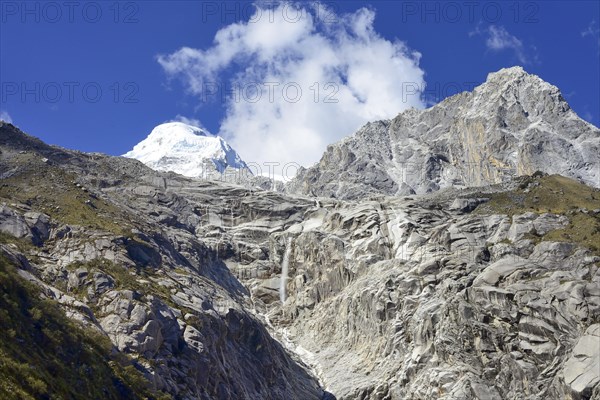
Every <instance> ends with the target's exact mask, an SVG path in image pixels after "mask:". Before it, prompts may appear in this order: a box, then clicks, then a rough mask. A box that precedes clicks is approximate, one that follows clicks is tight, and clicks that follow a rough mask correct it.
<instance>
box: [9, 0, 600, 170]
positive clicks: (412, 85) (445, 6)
mask: <svg viewBox="0 0 600 400" xmlns="http://www.w3.org/2000/svg"><path fill="white" fill-rule="evenodd" d="M67 4H69V3H67ZM599 7H600V6H599V3H598V2H595V1H519V2H516V1H514V2H513V1H501V2H436V1H428V2H418V1H372V2H364V1H343V2H335V1H333V2H331V1H326V2H323V3H319V4H317V3H313V2H302V3H295V4H285V5H282V4H270V3H267V2H260V3H258V8H257V7H255V6H254V5H253V4H252V2H234V1H226V2H224V1H204V2H201V1H169V2H166V1H139V2H136V1H122V2H114V1H96V2H94V1H92V2H85V1H82V2H76V3H74V5H72V6H68V5H66V4H65V3H63V2H37V1H4V0H3V1H1V2H0V24H1V25H0V83H1V87H0V88H1V96H0V113H1V116H3V118H4V119H8V118H10V119H12V121H13V123H15V124H16V125H17V126H19V127H20V128H21V129H22V130H24V131H26V132H28V133H30V134H32V135H35V136H38V137H40V138H41V139H43V140H44V141H46V142H49V143H52V144H57V145H60V146H63V147H67V148H73V149H78V150H83V151H99V152H104V153H108V154H113V155H118V154H123V153H125V152H126V151H128V150H130V149H131V148H132V147H133V146H134V145H135V144H136V143H138V142H139V141H141V140H142V139H143V138H145V137H146V136H147V134H148V133H149V132H150V131H151V129H152V128H153V127H154V126H156V125H158V124H160V123H162V122H165V121H169V120H174V119H180V120H187V121H193V122H195V123H197V124H202V125H203V126H204V127H206V128H207V129H208V130H210V131H211V132H213V133H220V134H222V135H223V136H225V137H226V139H228V140H229V141H230V142H232V144H233V145H234V147H235V148H236V149H237V150H238V152H239V153H240V154H241V155H242V157H243V158H245V159H246V160H247V161H253V160H258V161H263V162H264V161H265V160H271V159H273V160H277V161H279V160H283V161H285V160H291V159H294V160H297V161H298V162H299V163H300V164H304V165H307V164H310V163H312V162H314V161H316V160H318V158H319V156H320V154H321V153H322V151H323V150H324V149H325V146H326V145H327V144H329V143H332V142H334V141H337V140H339V139H340V138H341V137H343V136H345V135H348V134H350V133H351V132H352V131H353V130H354V129H356V127H357V126H360V125H361V124H362V123H364V122H365V121H366V120H369V119H377V118H384V117H385V118H389V117H393V116H394V115H395V114H397V113H398V112H400V111H402V109H404V108H407V107H411V106H413V107H424V106H428V105H430V104H431V103H432V102H435V101H439V100H441V99H442V98H444V97H446V96H448V95H452V94H454V93H456V92H457V91H461V90H467V89H469V88H470V87H472V85H473V84H478V83H481V82H483V81H484V80H485V78H486V75H487V74H488V73H489V72H493V71H496V70H498V69H500V68H503V67H508V66H513V65H522V66H523V67H524V68H525V70H527V71H528V72H530V73H535V74H537V75H539V76H540V77H542V78H543V79H544V80H546V81H548V82H550V83H552V84H554V85H556V86H558V87H559V88H560V89H561V90H562V92H563V95H564V96H565V98H566V99H567V101H568V102H569V103H570V104H571V106H572V108H573V109H574V110H575V111H576V112H577V113H578V114H579V115H580V116H581V117H582V118H584V119H586V120H588V121H590V122H592V123H593V124H595V125H596V126H598V124H599V122H600V99H599V93H600V64H599V58H600V39H599V35H600V33H599V32H600V31H599V27H600V8H599ZM217 32H220V36H219V40H218V41H217V42H215V34H217ZM184 47H185V48H187V50H181V49H182V48H184ZM269 85H271V86H269ZM257 88H258V90H260V91H261V93H257V92H256V90H257ZM423 88H425V93H421V91H422V90H423ZM284 89H285V92H284ZM298 90H300V92H301V93H299V92H298ZM271 91H272V92H271ZM232 93H235V94H234V95H232ZM240 93H241V94H240ZM259 94H260V98H259V100H256V101H255V99H256V98H257V97H256V95H259ZM271 94H272V96H273V98H272V99H271V98H269V95H271ZM298 95H300V97H301V101H298V98H299V96H298ZM332 100H333V101H332ZM294 157H295V158H294Z"/></svg>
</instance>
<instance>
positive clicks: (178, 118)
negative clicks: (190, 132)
mask: <svg viewBox="0 0 600 400" xmlns="http://www.w3.org/2000/svg"><path fill="white" fill-rule="evenodd" d="M168 122H183V123H184V124H188V125H191V126H195V127H197V128H202V129H204V130H207V129H206V128H205V127H204V125H202V122H200V120H199V119H197V118H188V117H185V116H183V115H180V114H177V115H176V116H175V118H173V119H172V120H170V121H168Z"/></svg>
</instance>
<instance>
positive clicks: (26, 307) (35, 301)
mask: <svg viewBox="0 0 600 400" xmlns="http://www.w3.org/2000/svg"><path fill="white" fill-rule="evenodd" d="M111 354H112V345H111V343H110V340H109V339H108V338H106V337H105V336H103V335H101V334H99V333H98V332H95V331H92V330H91V329H89V328H85V327H83V326H82V325H80V324H78V323H76V322H74V321H72V320H70V319H69V318H67V317H66V315H65V314H64V312H63V311H62V309H61V308H60V307H59V305H58V304H57V303H56V302H55V301H53V300H49V299H42V298H41V297H40V291H39V288H37V287H36V286H35V285H34V284H32V283H30V282H28V281H26V280H25V279H23V278H22V277H20V276H19V275H18V273H17V270H16V268H15V267H14V266H13V265H11V264H10V263H9V262H8V261H7V260H6V259H5V258H3V257H1V256H0V398H2V399H6V400H12V399H82V400H83V399H85V400H89V399H168V398H170V397H169V396H167V395H165V394H162V393H161V394H157V393H154V392H153V391H152V390H151V389H150V387H149V382H148V381H147V380H146V379H145V378H144V377H143V375H142V374H141V372H139V371H138V370H137V369H136V368H135V367H134V366H133V364H132V363H131V361H130V360H128V359H125V358H124V357H123V355H120V354H118V353H117V355H113V356H111Z"/></svg>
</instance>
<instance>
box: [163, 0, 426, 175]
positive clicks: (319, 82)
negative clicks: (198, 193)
mask: <svg viewBox="0 0 600 400" xmlns="http://www.w3.org/2000/svg"><path fill="white" fill-rule="evenodd" d="M261 7H263V6H261V5H257V10H256V13H255V14H254V15H253V16H252V17H251V18H250V19H249V21H248V22H239V23H235V24H231V25H228V26H226V27H224V28H222V29H221V30H219V31H218V32H217V33H216V35H215V38H214V43H213V45H212V47H210V48H208V49H192V48H188V47H184V48H181V49H179V50H178V51H175V52H174V53H172V54H169V55H161V56H159V57H158V62H159V63H160V65H161V66H162V67H163V68H164V70H165V72H166V73H167V75H168V76H169V78H173V77H178V78H180V79H182V81H183V83H184V86H185V87H187V88H188V90H189V92H190V93H191V94H193V95H196V96H199V97H200V98H201V99H202V100H206V97H205V96H207V93H210V90H213V89H214V88H215V87H216V85H219V86H220V92H223V91H227V93H229V94H228V95H227V96H226V97H225V107H226V115H225V118H224V119H223V121H222V123H221V127H220V132H219V133H220V134H221V135H222V136H224V137H225V138H227V140H228V141H229V142H230V143H231V144H232V146H233V147H234V148H236V150H237V151H238V152H239V153H240V154H241V156H242V157H243V158H244V159H245V160H246V161H248V162H257V163H264V162H267V161H275V162H280V163H282V164H283V163H286V162H297V163H299V164H302V165H305V166H308V165H310V164H312V163H314V162H316V161H318V159H319V158H320V156H321V155H322V154H323V151H324V150H325V148H326V146H327V145H328V144H330V143H333V142H335V141H337V140H339V139H341V138H342V137H344V136H347V135H349V134H351V133H353V132H354V131H355V130H356V129H357V128H359V127H360V126H361V125H362V124H364V123H366V122H367V121H371V120H376V119H385V118H392V117H395V116H396V115H397V114H398V113H399V112H400V111H403V110H405V109H407V108H410V107H416V108H422V107H423V106H424V104H423V101H422V99H421V91H422V90H423V89H424V86H425V84H424V80H423V71H422V70H421V69H420V68H419V59H420V54H418V53H416V52H413V51H411V50H410V49H408V48H407V47H406V45H405V44H404V43H403V42H401V41H398V40H395V41H389V40H387V39H384V38H383V37H381V36H379V35H378V34H377V33H376V32H375V30H374V27H373V22H374V18H375V13H374V12H373V11H372V10H369V9H366V8H362V9H360V10H358V11H356V12H355V13H352V14H344V15H335V14H334V13H333V12H332V11H331V10H326V9H325V10H324V6H323V5H322V4H319V5H318V7H319V8H320V10H319V11H320V12H316V11H315V7H316V6H304V5H298V4H291V3H281V4H279V5H277V6H276V7H274V8H261ZM324 11H325V12H324ZM324 16H326V17H327V20H324ZM332 17H333V19H334V21H332ZM332 22H333V23H332ZM231 71H233V78H232V80H231V81H230V82H226V83H225V84H221V83H219V77H220V76H221V75H222V74H223V73H225V72H226V73H231ZM211 85H212V86H211ZM211 87H212V89H211ZM225 87H226V90H225ZM231 90H233V92H234V93H235V94H231V93H230V91H231ZM214 97H215V98H217V99H218V98H219V96H218V95H215V96H214Z"/></svg>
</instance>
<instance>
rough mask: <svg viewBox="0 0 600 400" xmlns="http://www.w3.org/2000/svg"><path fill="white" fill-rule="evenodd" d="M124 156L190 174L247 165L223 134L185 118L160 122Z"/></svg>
mask: <svg viewBox="0 0 600 400" xmlns="http://www.w3.org/2000/svg"><path fill="white" fill-rule="evenodd" d="M123 156H124V157H128V158H135V159H136V160H139V161H141V162H143V163H144V164H146V165H147V166H149V167H150V168H152V169H155V170H159V171H173V172H176V173H178V174H181V175H185V176H189V177H198V176H201V175H203V174H204V173H206V172H207V168H210V169H211V170H212V168H213V167H214V169H216V170H217V171H218V172H220V173H223V172H224V171H225V169H226V168H227V167H230V168H235V169H242V168H247V166H246V163H245V162H244V161H243V160H242V159H241V158H240V156H239V155H238V154H237V152H236V151H235V150H234V149H232V148H231V146H229V145H228V144H227V142H226V141H225V140H223V138H221V137H219V136H215V135H212V134H211V133H209V132H208V131H206V130H204V129H201V128H198V127H195V126H191V125H187V124H184V123H182V122H168V123H165V124H161V125H158V126H157V127H155V128H154V129H153V130H152V132H150V135H148V137H147V138H146V139H144V140H142V141H141V142H140V143H138V144H137V145H135V147H134V148H133V150H131V151H129V152H128V153H126V154H124V155H123ZM208 172H211V171H208Z"/></svg>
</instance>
